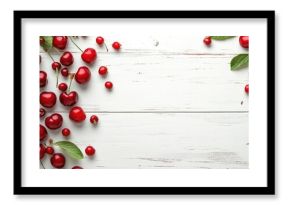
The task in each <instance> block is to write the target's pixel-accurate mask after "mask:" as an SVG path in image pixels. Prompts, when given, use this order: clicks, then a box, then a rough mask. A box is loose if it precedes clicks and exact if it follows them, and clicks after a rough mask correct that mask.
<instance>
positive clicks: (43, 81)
mask: <svg viewBox="0 0 290 205" xmlns="http://www.w3.org/2000/svg"><path fill="white" fill-rule="evenodd" d="M46 83H47V74H46V72H44V71H39V84H40V87H44V86H45V85H46Z"/></svg>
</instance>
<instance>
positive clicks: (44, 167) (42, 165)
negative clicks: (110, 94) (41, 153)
mask: <svg viewBox="0 0 290 205" xmlns="http://www.w3.org/2000/svg"><path fill="white" fill-rule="evenodd" d="M40 164H41V166H42V167H43V169H45V167H44V166H43V163H42V161H41V160H40Z"/></svg>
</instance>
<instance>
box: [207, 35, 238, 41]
mask: <svg viewBox="0 0 290 205" xmlns="http://www.w3.org/2000/svg"><path fill="white" fill-rule="evenodd" d="M234 37H235V36H211V39H212V40H217V41H223V40H227V39H230V38H234Z"/></svg>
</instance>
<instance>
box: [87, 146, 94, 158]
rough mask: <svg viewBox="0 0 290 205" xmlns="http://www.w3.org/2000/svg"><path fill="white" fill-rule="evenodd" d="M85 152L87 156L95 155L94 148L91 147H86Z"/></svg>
mask: <svg viewBox="0 0 290 205" xmlns="http://www.w3.org/2000/svg"><path fill="white" fill-rule="evenodd" d="M85 152H86V154H87V155H88V156H92V155H94V154H95V152H96V150H95V148H94V147H92V146H87V147H86V149H85Z"/></svg>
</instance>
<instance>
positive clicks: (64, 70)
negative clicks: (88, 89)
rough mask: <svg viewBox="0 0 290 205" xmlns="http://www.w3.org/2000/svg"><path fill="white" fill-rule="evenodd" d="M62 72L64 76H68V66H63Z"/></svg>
mask: <svg viewBox="0 0 290 205" xmlns="http://www.w3.org/2000/svg"><path fill="white" fill-rule="evenodd" d="M60 73H61V75H62V76H63V77H67V76H68V74H69V73H68V69H67V68H62V69H61V70H60Z"/></svg>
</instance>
